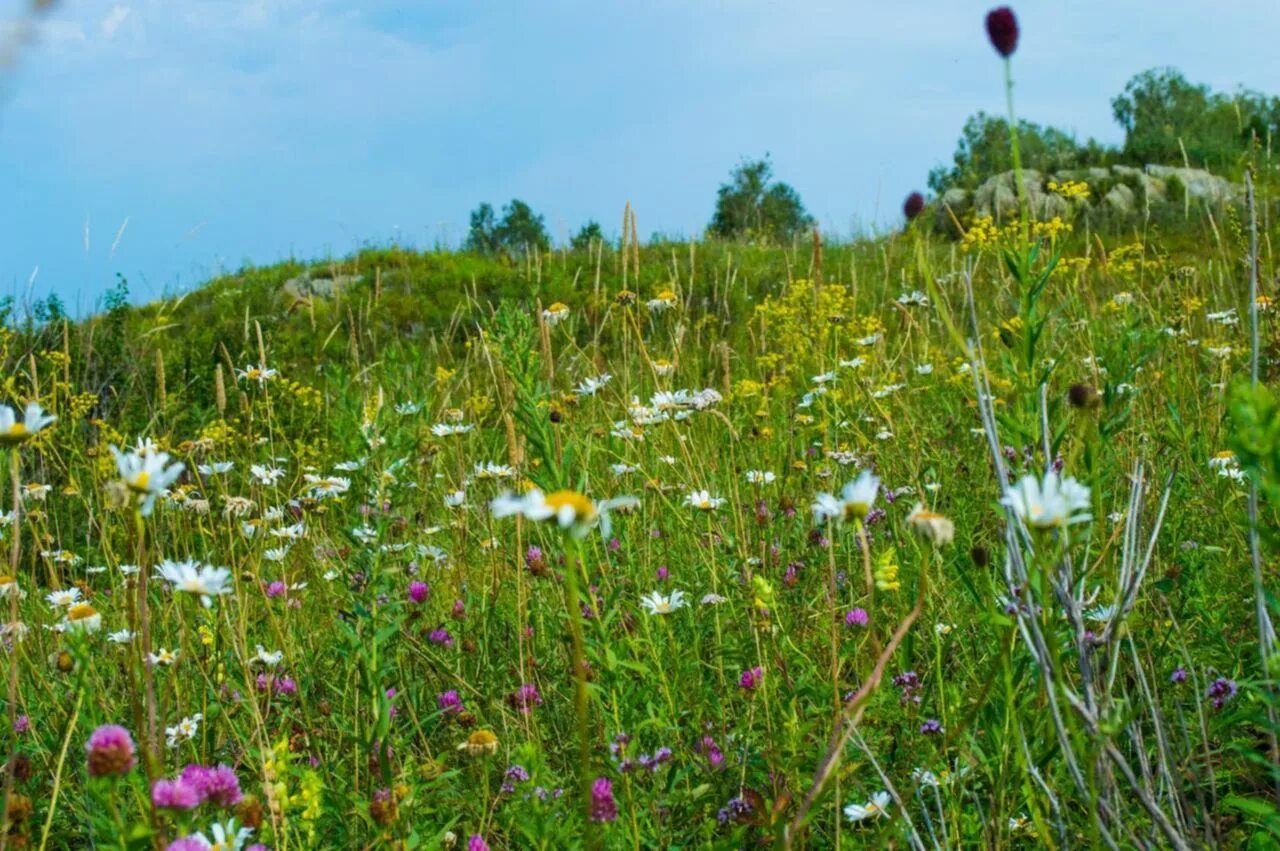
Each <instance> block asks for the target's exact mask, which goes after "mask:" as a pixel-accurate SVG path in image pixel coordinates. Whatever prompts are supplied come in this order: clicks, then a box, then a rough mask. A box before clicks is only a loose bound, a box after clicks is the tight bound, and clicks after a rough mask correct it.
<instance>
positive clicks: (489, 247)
mask: <svg viewBox="0 0 1280 851" xmlns="http://www.w3.org/2000/svg"><path fill="white" fill-rule="evenodd" d="M498 247H499V243H498V223H497V217H496V216H494V214H493V206H492V205H490V204H488V203H484V204H481V205H480V206H479V207H476V208H475V209H474V210H472V211H471V230H470V231H468V232H467V243H466V246H465V248H466V250H467V251H474V252H476V253H477V254H497V253H498Z"/></svg>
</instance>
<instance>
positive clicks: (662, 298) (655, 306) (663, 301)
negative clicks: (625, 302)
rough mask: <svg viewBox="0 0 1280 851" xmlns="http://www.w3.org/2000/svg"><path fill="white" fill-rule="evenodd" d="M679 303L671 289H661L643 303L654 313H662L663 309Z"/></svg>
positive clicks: (665, 309) (668, 308)
mask: <svg viewBox="0 0 1280 851" xmlns="http://www.w3.org/2000/svg"><path fill="white" fill-rule="evenodd" d="M679 303H680V300H679V299H678V298H677V297H676V294H675V293H674V292H672V291H671V290H663V291H662V292H660V293H658V295H657V296H655V297H654V298H651V299H649V300H648V301H647V302H645V304H646V305H648V307H649V309H650V310H652V311H653V312H654V313H662V312H664V311H667V310H670V309H671V308H673V307H675V306H676V305H677V304H679Z"/></svg>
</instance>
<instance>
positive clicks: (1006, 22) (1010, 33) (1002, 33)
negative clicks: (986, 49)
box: [987, 6, 1018, 59]
mask: <svg viewBox="0 0 1280 851" xmlns="http://www.w3.org/2000/svg"><path fill="white" fill-rule="evenodd" d="M987 38H989V39H991V46H992V47H994V48H995V49H996V53H999V54H1000V55H1001V56H1003V57H1004V58H1005V59H1008V58H1009V57H1010V56H1012V55H1013V52H1014V51H1015V50H1017V49H1018V19H1017V18H1015V17H1014V16H1013V10H1012V9H1010V8H1009V7H1008V6H1001V7H999V8H998V9H992V10H991V11H990V12H988V13H987Z"/></svg>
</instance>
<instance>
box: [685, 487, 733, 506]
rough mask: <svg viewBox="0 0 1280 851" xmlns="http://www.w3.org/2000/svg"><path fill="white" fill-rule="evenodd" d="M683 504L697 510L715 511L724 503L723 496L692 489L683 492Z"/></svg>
mask: <svg viewBox="0 0 1280 851" xmlns="http://www.w3.org/2000/svg"><path fill="white" fill-rule="evenodd" d="M684 504H685V505H687V506H688V507H689V508H693V509H697V510H698V511H715V510H716V509H717V508H719V507H720V506H722V505H724V497H719V496H712V495H711V492H710V491H704V490H703V491H693V492H691V493H688V494H685V498H684Z"/></svg>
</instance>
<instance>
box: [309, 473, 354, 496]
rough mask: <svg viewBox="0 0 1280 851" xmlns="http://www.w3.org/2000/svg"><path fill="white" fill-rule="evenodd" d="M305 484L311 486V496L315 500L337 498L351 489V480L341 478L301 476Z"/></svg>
mask: <svg viewBox="0 0 1280 851" xmlns="http://www.w3.org/2000/svg"><path fill="white" fill-rule="evenodd" d="M303 479H304V480H305V481H306V483H307V484H309V485H311V486H312V490H311V494H312V496H314V497H316V498H317V499H323V498H325V497H327V496H338V495H340V494H344V493H346V492H347V491H349V490H350V489H351V480H350V479H348V478H344V477H342V476H314V475H311V474H307V475H305V476H303Z"/></svg>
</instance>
